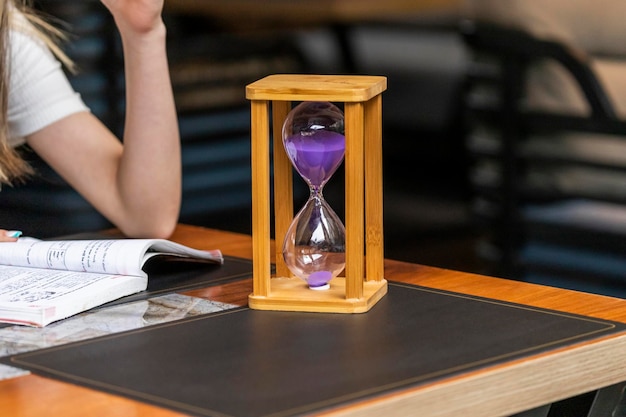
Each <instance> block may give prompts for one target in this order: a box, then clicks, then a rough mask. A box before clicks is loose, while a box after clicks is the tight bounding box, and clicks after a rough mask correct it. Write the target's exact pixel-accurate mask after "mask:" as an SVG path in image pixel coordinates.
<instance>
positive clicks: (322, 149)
mask: <svg viewBox="0 0 626 417" xmlns="http://www.w3.org/2000/svg"><path fill="white" fill-rule="evenodd" d="M285 149H286V150H287V155H289V158H290V159H291V161H292V163H293V165H294V167H295V168H296V170H297V171H298V173H299V174H300V175H301V176H302V177H303V178H305V179H306V180H308V181H309V182H310V183H311V185H313V186H315V187H319V186H321V185H323V184H324V183H325V182H326V181H328V180H329V179H330V177H331V176H332V175H333V173H334V172H335V171H336V170H337V168H338V167H339V164H341V161H342V160H343V156H344V153H345V149H346V138H345V136H344V135H342V134H341V133H336V132H331V131H328V130H318V131H316V132H315V133H314V134H312V135H310V136H305V135H302V134H300V133H296V134H294V135H291V136H289V137H288V138H286V139H285Z"/></svg>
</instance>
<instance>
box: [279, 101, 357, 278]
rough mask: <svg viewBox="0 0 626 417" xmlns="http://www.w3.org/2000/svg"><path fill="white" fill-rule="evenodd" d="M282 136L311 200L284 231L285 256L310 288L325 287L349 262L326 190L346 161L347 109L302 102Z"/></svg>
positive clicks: (295, 273) (295, 272)
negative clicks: (324, 191) (326, 186)
mask: <svg viewBox="0 0 626 417" xmlns="http://www.w3.org/2000/svg"><path fill="white" fill-rule="evenodd" d="M282 135H283V145H284V147H285V151H286V152H287V156H288V158H289V160H290V161H291V163H292V165H293V166H294V168H295V169H296V171H297V172H298V174H300V176H301V177H302V179H303V180H304V181H305V182H306V183H307V185H308V186H309V198H308V200H307V202H306V204H305V205H304V207H303V208H302V209H301V210H300V211H299V212H298V214H297V215H296V217H295V219H294V220H293V222H292V223H291V226H290V227H289V230H287V234H286V235H285V239H284V243H283V251H282V252H283V259H284V261H285V264H286V265H287V267H288V268H289V270H290V271H291V272H292V273H293V274H294V275H295V276H297V277H299V278H301V279H303V280H305V281H306V282H307V283H308V285H309V288H310V289H312V290H327V289H329V288H330V285H329V282H330V280H331V279H332V278H334V277H336V276H338V275H339V273H340V272H342V271H343V269H344V266H345V263H346V262H345V258H346V256H345V233H346V232H345V228H344V226H343V223H342V222H341V220H340V219H339V217H338V216H337V214H336V213H335V212H334V211H333V209H332V208H331V207H330V206H329V205H328V203H327V202H326V200H325V199H324V196H323V194H322V190H323V188H324V185H325V184H326V183H327V182H328V180H329V179H330V178H331V176H332V175H333V174H334V173H335V171H336V170H337V168H338V167H339V164H340V163H341V161H343V156H344V152H345V147H346V140H345V136H344V118H343V113H342V112H341V110H339V109H338V108H337V106H335V105H333V104H331V103H329V102H319V101H309V102H304V103H301V104H299V105H298V106H297V107H295V108H294V109H293V110H292V111H291V112H290V113H289V114H288V115H287V119H285V123H284V124H283V129H282Z"/></svg>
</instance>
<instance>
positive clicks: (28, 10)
mask: <svg viewBox="0 0 626 417" xmlns="http://www.w3.org/2000/svg"><path fill="white" fill-rule="evenodd" d="M16 11H19V12H21V13H22V14H23V15H24V16H25V17H26V22H24V19H17V17H16V14H15V13H16ZM10 30H19V31H22V32H25V33H27V34H29V35H31V36H34V37H37V38H38V39H40V40H41V41H43V42H44V43H45V44H46V46H48V48H50V50H51V51H52V52H53V53H54V54H55V55H56V56H57V57H58V59H59V60H60V61H61V62H62V63H63V64H64V65H66V67H68V68H70V69H71V70H73V69H74V66H73V63H72V61H71V60H70V59H69V58H68V57H67V55H65V54H64V53H63V51H62V50H61V48H60V47H59V43H58V41H59V40H62V39H64V35H63V33H62V32H61V31H60V30H59V29H57V28H55V27H54V26H52V25H50V24H49V23H48V22H46V21H45V20H44V19H43V18H42V17H41V16H40V15H38V14H37V13H36V12H35V11H34V10H33V9H32V7H31V5H30V1H29V0H0V184H7V185H11V184H13V183H15V182H16V181H21V180H23V179H24V178H25V177H27V176H28V175H30V174H32V172H33V170H32V168H31V167H30V166H29V165H28V163H27V162H26V161H24V159H22V157H21V156H20V155H19V153H18V152H17V151H16V150H15V149H13V147H12V146H11V145H9V141H8V137H9V126H8V118H7V114H8V97H9V91H8V88H9V85H10V80H9V76H10V72H11V71H10V65H11V62H10V60H9V52H10V47H9V31H10Z"/></svg>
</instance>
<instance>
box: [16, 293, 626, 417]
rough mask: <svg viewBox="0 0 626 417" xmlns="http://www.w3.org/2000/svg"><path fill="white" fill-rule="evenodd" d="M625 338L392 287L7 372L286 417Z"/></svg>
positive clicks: (178, 329)
mask: <svg viewBox="0 0 626 417" xmlns="http://www.w3.org/2000/svg"><path fill="white" fill-rule="evenodd" d="M624 330H626V326H625V325H623V324H619V323H612V322H608V321H603V320H595V319H590V318H586V317H580V316H574V315H568V314H562V313H558V312H553V311H547V310H541V309H535V308H530V307H526V306H521V305H515V304H510V303H503V302H498V301H493V300H488V299H481V298H477V297H470V296H465V295H461V294H455V293H449V292H444V291H437V290H431V289H427V288H422V287H417V286H409V285H400V284H393V283H391V284H390V288H389V293H388V295H387V296H386V297H385V298H383V299H382V300H381V301H380V302H379V303H378V304H377V305H376V306H374V308H373V309H372V310H371V311H370V312H368V313H364V314H354V315H346V314H320V313H291V312H268V311H255V310H250V309H248V308H240V309H236V310H230V311H226V312H223V313H216V314H210V315H205V316H198V317H194V318H189V319H183V320H180V321H177V322H172V323H168V324H162V325H155V326H153V327H147V328H144V329H139V330H133V331H130V332H127V333H119V334H115V335H111V336H105V337H101V338H98V339H92V340H90V341H84V342H78V343H75V344H70V345H65V346H61V347H55V348H50V349H46V350H40V351H36V352H31V353H25V354H20V355H16V356H14V357H12V358H10V360H6V359H5V362H7V363H9V364H11V365H15V366H18V367H22V368H26V369H30V370H32V371H33V372H35V373H39V374H43V375H46V376H51V377H53V378H58V379H61V380H65V381H69V382H73V383H76V384H80V385H86V386H89V387H92V388H96V389H101V390H105V391H108V392H112V393H116V394H120V395H124V396H128V397H131V398H134V399H137V400H141V401H146V402H149V403H154V404H157V405H161V406H165V407H169V408H172V409H175V410H178V411H182V412H186V413H189V414H192V415H199V416H219V417H225V416H242V417H243V416H245V417H256V416H259V417H260V416H263V417H269V416H272V417H278V416H291V415H301V414H305V413H309V412H313V411H317V410H320V409H324V408H326V407H332V406H334V405H338V404H344V403H347V402H350V401H356V400H359V399H363V398H366V397H372V396H376V395H378V394H381V393H385V392H389V391H391V390H395V389H399V388H403V387H408V386H414V385H419V384H423V383H427V382H432V381H434V380H437V379H439V378H445V377H449V376H452V375H456V374H461V373H464V372H467V371H470V370H474V369H477V368H480V367H484V366H490V365H494V364H498V363H501V362H503V361H507V360H511V359H515V358H519V357H524V356H527V355H532V354H536V353H539V352H542V351H546V350H550V349H555V348H558V347H562V346H565V345H568V344H573V343H577V342H581V341H585V340H589V339H593V338H597V337H602V336H606V335H608V334H611V333H615V332H620V331H624ZM34 395H36V394H35V393H34Z"/></svg>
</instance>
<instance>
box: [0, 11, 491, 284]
mask: <svg viewBox="0 0 626 417" xmlns="http://www.w3.org/2000/svg"><path fill="white" fill-rule="evenodd" d="M177 3H184V1H176V2H171V3H169V2H167V1H166V12H165V20H166V23H167V26H168V37H169V43H168V45H169V56H170V61H171V72H172V82H173V85H174V90H175V94H176V102H177V106H178V110H179V115H180V128H181V135H182V141H183V163H184V202H183V207H182V212H181V218H180V220H181V222H185V223H191V224H196V225H202V226H208V227H216V228H221V229H228V230H233V231H240V232H245V233H249V232H250V223H251V220H250V201H251V189H250V143H249V102H247V101H246V99H245V96H244V94H245V91H244V90H245V86H246V85H247V84H248V83H250V82H253V81H255V80H257V79H259V78H262V77H264V76H266V75H269V74H274V73H320V74H340V73H348V74H372V75H384V76H386V77H387V78H388V90H387V91H386V92H385V93H384V94H383V140H384V154H383V160H384V210H385V211H384V226H385V255H386V257H388V258H393V259H399V260H406V261H412V262H419V263H424V264H429V265H435V266H441V267H446V268H453V269H460V270H465V271H477V272H479V271H481V268H482V265H481V261H480V260H479V259H478V258H477V257H476V256H475V242H476V239H477V237H478V232H477V229H475V228H474V227H473V225H472V221H471V219H470V215H469V210H468V202H469V197H470V195H469V188H468V185H467V173H466V168H467V166H466V164H467V158H466V155H465V150H464V146H463V139H462V124H461V118H460V92H461V87H462V81H463V76H464V71H465V67H466V62H467V51H466V48H465V47H464V45H463V43H462V41H461V39H460V37H459V34H458V18H459V12H458V2H456V1H450V2H441V3H442V4H447V5H446V6H441V7H439V6H432V7H427V8H426V9H425V10H424V11H420V12H415V13H403V15H402V16H401V17H398V16H391V17H387V16H385V15H380V16H378V15H376V16H371V15H370V16H367V17H363V18H358V19H353V20H349V21H347V22H345V21H339V22H336V21H325V20H324V19H319V16H317V17H316V18H315V19H304V20H302V19H300V20H298V19H295V18H294V19H292V18H290V17H289V15H288V14H284V15H282V16H279V17H278V18H276V20H275V21H263V20H261V21H256V20H255V19H254V17H253V16H252V17H251V16H245V15H244V16H242V17H241V18H239V19H230V18H228V19H226V18H223V17H220V15H216V16H211V15H210V14H203V13H200V12H194V11H191V12H186V11H184V10H180V9H179V8H178V7H175V4H177ZM188 3H189V4H196V6H197V5H198V4H201V3H203V2H194V1H188ZM207 3H208V2H207ZM296 3H297V2H296ZM427 3H428V2H427ZM434 3H438V2H434ZM36 4H37V6H38V7H39V8H40V9H42V10H43V11H45V12H46V13H49V14H51V15H53V16H55V17H57V18H58V19H59V21H60V22H61V23H62V25H63V27H64V29H65V30H66V31H67V32H68V33H69V34H70V40H69V42H68V44H67V48H66V49H67V51H68V52H69V54H70V55H71V57H72V58H74V59H75V60H76V62H77V64H78V66H79V72H78V73H77V74H75V75H70V79H71V82H72V84H73V85H74V86H75V88H76V89H77V90H78V91H79V92H81V94H82V96H83V98H84V100H85V101H86V102H87V104H88V105H89V106H90V107H91V108H92V110H93V112H94V113H95V114H97V115H98V116H99V117H101V118H102V119H103V120H104V121H105V123H106V124H107V125H108V126H109V127H110V128H111V129H113V130H114V131H115V132H117V133H120V132H121V129H122V126H123V109H124V101H123V100H124V96H123V82H124V80H123V73H122V61H121V51H120V46H119V40H118V39H117V34H116V32H115V28H114V25H113V23H112V22H111V19H110V17H109V16H108V14H107V12H106V10H105V9H104V8H103V7H102V5H101V4H100V3H99V1H97V0H82V1H80V2H76V1H73V0H39V1H38V2H36ZM285 13H287V12H285ZM309 20H311V21H309ZM29 157H31V158H33V159H34V162H33V163H35V164H38V166H39V170H40V172H41V173H42V175H41V176H40V177H38V178H36V179H35V181H34V182H33V183H31V184H28V185H27V186H24V187H18V189H15V190H4V189H3V191H2V193H3V199H4V200H5V203H3V204H4V205H3V206H2V207H0V215H2V216H3V218H4V219H5V221H6V222H8V224H11V227H16V228H21V229H22V230H24V232H25V233H27V234H34V235H39V236H41V237H46V236H45V235H48V236H55V235H61V234H67V233H74V232H77V231H84V230H95V229H99V228H102V227H105V226H106V225H107V223H106V221H104V219H102V218H101V217H100V216H99V215H98V214H97V213H95V212H93V210H92V209H91V208H90V207H89V206H88V205H87V204H86V203H85V202H84V201H82V199H81V198H80V197H78V196H77V195H75V194H74V193H73V192H72V191H71V190H69V189H67V187H66V186H65V185H64V184H63V183H62V181H61V180H60V179H58V178H56V177H55V176H54V174H53V173H51V172H49V171H48V170H47V169H46V168H45V167H44V166H43V165H41V166H40V163H39V162H38V161H36V157H35V156H33V155H29ZM333 181H334V182H337V183H340V182H341V181H340V180H333ZM298 182H299V181H298V179H296V183H298ZM11 193H13V194H14V196H12V195H11ZM304 194H305V193H303V192H299V193H298V195H300V196H303V195H304ZM42 195H43V196H44V197H41V196H42ZM325 195H326V197H327V199H328V200H329V201H330V202H331V205H332V206H333V207H335V206H336V207H337V210H338V211H341V206H342V204H343V203H342V190H341V185H340V184H337V185H335V184H334V183H333V182H332V181H331V183H330V184H329V185H328V186H327V190H326V192H325ZM36 196H39V197H36ZM32 198H39V199H40V200H41V203H40V204H37V205H36V207H34V208H33V207H32V204H31V203H29V202H28V201H32ZM302 202H303V201H302ZM296 204H297V205H298V204H300V202H297V203H296ZM68 210H69V211H70V212H69V214H67V211H68ZM28 213H30V214H32V219H30V220H29V221H28V224H19V222H20V221H22V220H21V219H23V218H24V217H25V215H26V214H28ZM42 235H43V236H42Z"/></svg>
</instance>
